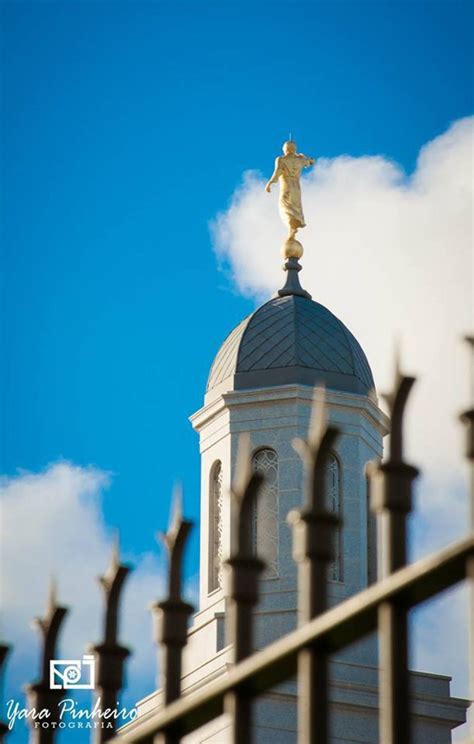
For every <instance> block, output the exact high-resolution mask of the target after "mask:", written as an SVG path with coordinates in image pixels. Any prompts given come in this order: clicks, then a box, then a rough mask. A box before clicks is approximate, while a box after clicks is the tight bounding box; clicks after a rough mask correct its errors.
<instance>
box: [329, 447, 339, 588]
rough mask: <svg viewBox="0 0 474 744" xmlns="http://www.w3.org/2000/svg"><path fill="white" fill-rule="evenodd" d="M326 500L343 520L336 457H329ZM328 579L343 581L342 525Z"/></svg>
mask: <svg viewBox="0 0 474 744" xmlns="http://www.w3.org/2000/svg"><path fill="white" fill-rule="evenodd" d="M326 498H327V504H328V509H329V510H330V511H331V512H333V514H336V515H337V516H338V517H339V518H341V517H342V504H341V473H340V467H339V460H338V459H337V457H336V456H335V455H330V456H329V461H328V465H327V472H326ZM328 578H329V579H330V580H331V581H342V525H339V527H338V528H337V529H336V530H335V539H334V560H333V561H331V563H330V564H329V571H328Z"/></svg>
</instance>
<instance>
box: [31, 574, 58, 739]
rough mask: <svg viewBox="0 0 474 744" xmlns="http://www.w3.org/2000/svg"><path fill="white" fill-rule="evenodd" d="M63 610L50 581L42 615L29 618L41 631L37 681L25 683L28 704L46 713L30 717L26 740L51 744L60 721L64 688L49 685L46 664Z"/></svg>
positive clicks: (54, 655)
mask: <svg viewBox="0 0 474 744" xmlns="http://www.w3.org/2000/svg"><path fill="white" fill-rule="evenodd" d="M67 612H68V609H67V608H66V607H59V606H58V604H57V602H56V589H55V585H54V582H53V581H52V582H51V585H50V590H49V598H48V605H47V609H46V614H45V616H44V618H35V619H34V621H33V625H34V627H37V628H38V629H39V631H40V633H41V640H42V649H41V667H40V675H41V676H40V679H39V680H38V681H37V682H33V683H32V684H30V685H28V686H27V687H26V693H27V697H28V703H29V707H30V708H36V710H37V711H39V710H47V711H49V716H48V717H47V718H46V719H44V721H41V720H36V721H35V720H30V722H29V723H30V727H31V732H30V744H53V742H54V740H55V737H56V733H57V728H56V727H57V725H58V724H59V721H60V719H59V709H58V706H59V703H60V702H61V699H62V698H63V697H64V692H63V690H62V689H51V686H50V668H51V661H52V660H53V659H55V657H56V644H57V639H58V636H59V631H60V629H61V625H62V623H63V620H64V618H65V617H66V615H67ZM43 723H44V724H45V725H44V726H43ZM46 724H48V725H46Z"/></svg>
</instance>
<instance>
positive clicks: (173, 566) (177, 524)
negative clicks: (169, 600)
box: [157, 484, 192, 597]
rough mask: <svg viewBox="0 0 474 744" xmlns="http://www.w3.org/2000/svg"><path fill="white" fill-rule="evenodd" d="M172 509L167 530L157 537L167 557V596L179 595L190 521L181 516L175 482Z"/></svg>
mask: <svg viewBox="0 0 474 744" xmlns="http://www.w3.org/2000/svg"><path fill="white" fill-rule="evenodd" d="M172 504H173V505H172V510H171V517H170V525H169V527H168V532H159V533H158V535H157V538H158V539H159V540H160V541H161V542H163V543H164V544H165V546H166V549H167V551H168V557H169V576H168V586H169V596H170V597H179V596H180V594H181V563H182V558H183V551H184V545H185V542H186V538H187V536H188V533H189V531H190V530H191V527H192V522H190V521H189V520H187V519H184V518H183V491H182V486H181V484H177V485H176V486H175V488H174V491H173V501H172Z"/></svg>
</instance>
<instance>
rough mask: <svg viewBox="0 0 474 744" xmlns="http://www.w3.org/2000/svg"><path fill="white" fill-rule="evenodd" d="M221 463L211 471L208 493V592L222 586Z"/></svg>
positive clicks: (215, 464)
mask: <svg viewBox="0 0 474 744" xmlns="http://www.w3.org/2000/svg"><path fill="white" fill-rule="evenodd" d="M222 542H223V541H222V463H221V462H220V460H218V461H217V462H216V463H214V466H213V468H212V471H211V482H210V493H209V591H210V592H213V591H214V589H219V588H220V587H221V586H222V553H223V549H222Z"/></svg>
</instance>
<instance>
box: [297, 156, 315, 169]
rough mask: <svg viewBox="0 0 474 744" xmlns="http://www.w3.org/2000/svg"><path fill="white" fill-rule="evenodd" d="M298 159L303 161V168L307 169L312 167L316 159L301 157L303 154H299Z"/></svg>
mask: <svg viewBox="0 0 474 744" xmlns="http://www.w3.org/2000/svg"><path fill="white" fill-rule="evenodd" d="M298 157H300V158H303V159H304V163H303V167H304V168H309V167H310V166H311V165H314V164H315V162H316V158H308V157H307V156H306V155H303V153H300V154H299V156H298Z"/></svg>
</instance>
